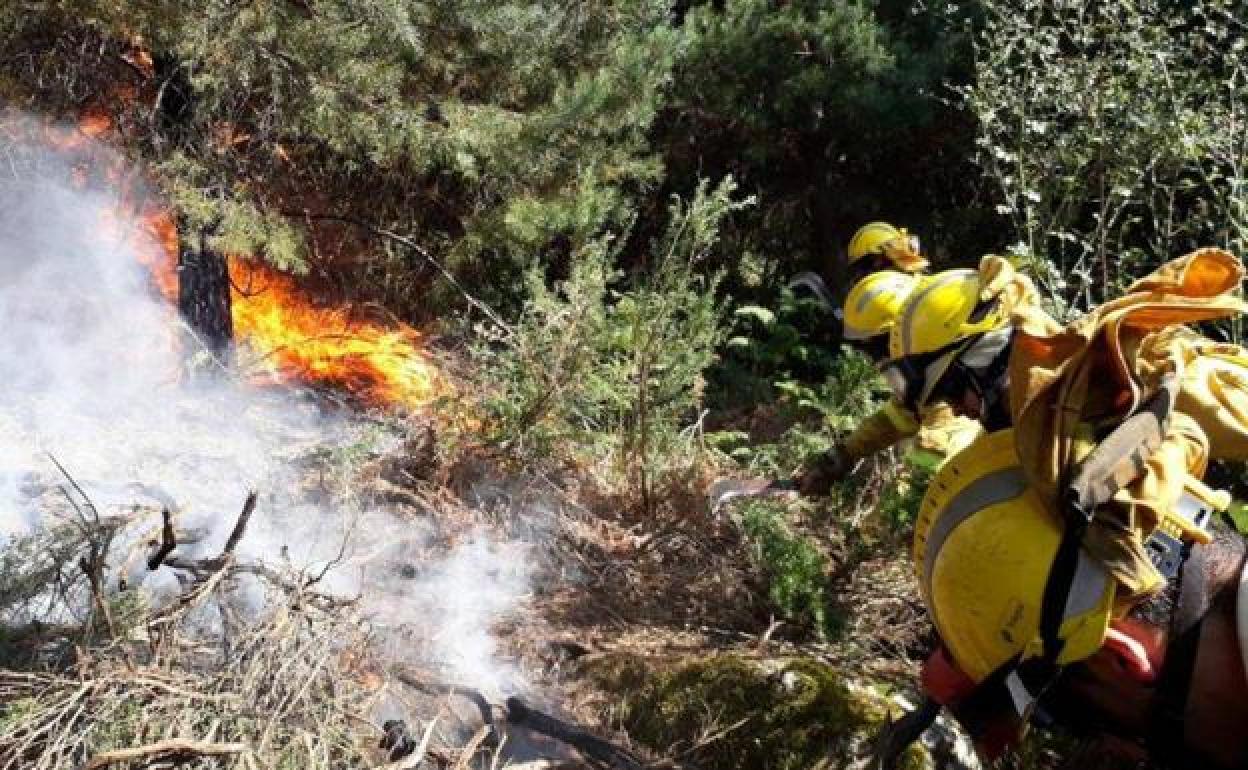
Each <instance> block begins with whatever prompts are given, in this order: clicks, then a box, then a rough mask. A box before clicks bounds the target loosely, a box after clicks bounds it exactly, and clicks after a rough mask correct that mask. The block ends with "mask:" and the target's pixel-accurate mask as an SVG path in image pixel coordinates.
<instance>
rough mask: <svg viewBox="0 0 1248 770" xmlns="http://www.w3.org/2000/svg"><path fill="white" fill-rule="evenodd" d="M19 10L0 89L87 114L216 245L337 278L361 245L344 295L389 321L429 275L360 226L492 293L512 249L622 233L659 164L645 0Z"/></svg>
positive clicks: (96, 3) (186, 221) (546, 248)
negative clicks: (91, 109)
mask: <svg viewBox="0 0 1248 770" xmlns="http://www.w3.org/2000/svg"><path fill="white" fill-rule="evenodd" d="M36 5H37V6H39V12H37V13H32V12H28V11H27V10H26V8H25V7H17V6H12V7H10V6H7V5H6V6H5V9H4V10H3V11H0V44H2V45H3V46H4V49H5V50H6V51H7V52H9V55H6V57H5V59H4V61H3V62H0V82H3V84H4V88H5V91H6V92H7V93H11V94H12V95H13V96H14V97H16V98H15V99H14V100H13V101H14V102H15V103H18V104H30V105H33V106H36V107H38V108H39V109H41V110H45V111H50V112H52V113H53V114H54V115H55V116H57V117H63V118H67V119H69V120H74V119H76V117H77V112H78V110H79V109H81V108H82V107H83V105H84V103H85V104H97V106H99V107H101V108H103V109H104V110H105V111H106V112H107V113H109V114H110V115H111V116H112V117H113V119H114V124H115V125H116V126H117V128H118V132H119V135H120V136H119V138H120V139H121V140H122V141H123V142H124V143H126V144H127V146H128V147H129V148H131V149H132V150H136V151H137V152H138V153H140V154H142V155H143V156H144V157H145V159H146V160H147V161H148V163H149V166H150V168H151V169H152V171H153V172H154V173H155V175H156V177H157V180H158V182H159V184H160V187H161V188H162V189H163V191H164V193H165V194H166V195H168V196H169V197H171V198H172V199H173V201H174V202H175V203H176V205H177V206H178V209H179V212H180V214H181V215H182V217H183V225H184V228H185V229H187V230H189V231H204V232H206V233H207V234H208V236H209V238H210V243H211V244H212V245H215V246H217V247H219V248H221V249H224V250H227V251H229V250H239V251H242V252H245V253H248V254H251V255H253V256H257V257H266V258H268V259H270V260H271V261H272V262H274V263H275V264H277V265H279V266H282V267H284V268H295V269H308V268H313V267H315V268H316V269H317V270H318V271H321V272H328V271H330V270H333V271H336V272H338V273H340V274H341V273H343V272H346V271H347V270H348V269H349V268H352V267H353V266H354V265H355V262H354V259H355V258H358V257H359V255H360V254H359V252H361V251H363V250H369V251H374V252H381V253H382V254H383V255H384V256H385V262H384V264H385V265H386V268H385V270H384V277H385V279H386V280H384V281H358V279H357V281H356V282H355V283H354V288H355V290H356V291H357V292H358V293H361V294H363V295H365V296H367V297H369V298H377V299H380V300H382V301H383V302H385V303H386V304H387V305H389V306H390V307H391V308H394V309H397V310H399V311H401V312H403V313H405V314H411V313H415V312H417V310H418V309H419V308H421V307H424V306H425V303H420V302H418V301H417V300H418V297H417V296H414V292H413V289H414V288H419V289H421V290H422V292H423V291H424V290H427V289H428V288H429V287H430V285H434V286H435V288H439V287H438V286H437V284H436V280H435V279H436V277H437V274H436V273H434V272H431V271H430V270H429V265H428V264H426V263H424V262H420V261H418V262H417V263H415V264H413V262H412V260H413V257H415V256H416V254H415V253H414V252H412V251H411V250H410V249H400V250H395V247H394V244H393V243H390V242H387V241H384V240H378V239H377V238H376V234H375V230H374V229H371V228H380V229H383V230H387V231H391V232H397V233H414V234H417V235H418V238H419V242H420V244H421V246H422V248H424V249H425V250H426V251H428V252H429V253H430V254H433V255H436V256H437V257H438V258H440V260H441V261H443V262H446V263H448V264H449V265H450V266H451V267H452V268H453V269H455V270H456V272H457V273H458V274H459V277H460V279H461V282H464V283H467V284H469V285H471V286H474V287H476V288H478V289H481V290H483V291H484V293H485V294H486V296H487V298H489V299H495V300H498V301H500V302H510V301H512V300H515V299H517V297H516V295H515V294H514V289H515V287H516V286H517V285H518V283H519V282H518V280H517V279H518V277H519V274H520V272H521V270H522V268H523V267H524V266H525V265H526V264H528V262H529V261H530V260H531V258H532V257H533V256H535V255H538V256H545V257H548V258H549V259H550V260H551V261H559V260H566V259H567V257H568V256H569V255H570V254H572V253H574V252H576V251H579V250H580V249H583V248H586V247H587V245H588V244H589V243H590V242H591V241H592V240H594V239H595V238H598V237H600V236H601V234H602V233H603V232H604V231H605V230H607V229H609V228H616V229H619V228H621V227H622V226H623V225H625V224H626V223H627V222H628V221H629V220H630V218H631V217H632V215H633V208H632V205H631V202H632V199H633V197H634V196H635V195H636V194H637V193H639V192H641V191H644V190H647V189H652V188H653V187H654V186H655V185H656V183H657V182H658V180H659V178H660V176H661V165H660V163H659V161H658V160H657V158H656V155H655V153H654V152H653V151H652V150H651V148H650V146H649V142H648V138H647V134H648V131H649V130H650V127H651V123H652V121H653V120H654V119H655V116H656V114H657V112H658V110H659V108H660V105H661V92H662V89H663V88H664V86H665V84H666V83H667V82H668V79H669V74H670V70H671V66H672V62H673V58H674V56H675V53H676V51H677V50H678V48H679V45H678V43H677V34H676V32H675V31H674V30H673V29H671V28H670V27H669V26H668V25H667V24H666V20H667V3H666V2H662V1H660V0H601V1H598V2H593V3H590V4H589V5H586V4H584V3H581V2H569V1H568V0H542V1H540V2H492V1H491V2H484V1H483V0H412V1H411V2H406V1H400V0H315V2H301V1H300V2H290V1H289V0H257V1H256V2H249V3H244V4H241V5H240V4H238V3H234V2H229V1H228V0H208V1H207V2H202V3H179V2H172V1H171V0H156V1H155V2H151V3H138V4H135V3H119V2H115V0H50V1H49V2H41V3H37V4H36ZM80 51H93V52H94V53H90V54H86V55H78V53H77V52H80ZM149 54H150V61H151V64H150V66H146V65H144V64H143V63H142V62H143V60H144V58H145V57H147V56H148V55H149ZM126 62H130V63H131V65H132V66H129V67H127V66H126ZM118 84H125V85H126V88H125V89H121V88H119V87H118ZM353 223H355V224H353ZM360 223H362V224H360ZM344 255H345V256H346V257H349V258H352V259H348V260H343V259H335V258H334V257H338V256H344ZM314 263H315V264H314ZM365 274H366V275H367V274H368V273H367V271H366V272H365ZM441 288H442V289H445V288H446V287H441ZM451 295H452V293H451V292H449V290H448V291H444V292H443V293H442V295H441V296H442V297H443V301H445V299H446V297H448V296H451Z"/></svg>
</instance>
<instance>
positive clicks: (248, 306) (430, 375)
mask: <svg viewBox="0 0 1248 770" xmlns="http://www.w3.org/2000/svg"><path fill="white" fill-rule="evenodd" d="M229 268H230V282H231V283H232V284H233V291H232V292H231V295H232V296H231V302H232V308H233V311H232V318H233V322H234V335H235V337H236V338H238V339H239V340H240V341H243V342H245V343H246V345H247V347H248V348H250V349H251V350H252V351H253V352H254V353H255V355H256V358H255V359H254V361H253V362H251V363H250V364H249V365H248V368H249V369H250V370H252V371H251V374H252V376H253V379H255V380H256V381H259V382H288V381H291V380H297V381H303V382H319V383H325V384H328V385H334V386H337V387H341V388H344V389H346V390H348V391H350V392H352V393H354V394H356V395H358V396H361V397H363V398H366V399H368V400H370V401H373V402H375V403H381V404H395V405H403V406H407V407H417V406H421V405H424V404H428V403H429V402H430V401H432V400H433V399H434V398H436V397H437V396H439V395H441V394H442V393H443V392H445V390H446V384H445V382H444V381H443V378H442V377H441V374H440V372H439V371H438V369H437V367H436V366H435V365H434V364H433V362H432V361H431V360H430V359H429V357H428V356H427V355H426V354H425V353H424V352H423V350H422V347H423V344H422V343H423V339H422V337H421V334H420V332H418V331H416V330H415V329H413V328H411V327H410V326H406V325H404V324H395V325H393V326H386V325H383V324H379V323H375V322H372V321H364V320H356V319H353V318H352V313H351V309H350V308H320V307H317V306H316V305H314V304H313V303H312V302H311V301H309V299H308V297H307V296H306V295H305V294H304V293H303V292H301V291H300V290H299V288H298V287H297V286H296V285H295V282H294V281H293V280H292V279H291V278H290V277H289V276H287V275H284V274H282V273H278V272H276V271H274V270H271V269H269V268H267V267H265V266H263V265H260V264H257V263H255V262H251V261H247V260H244V259H241V258H237V257H231V258H230V262H229Z"/></svg>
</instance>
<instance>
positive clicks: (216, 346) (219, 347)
mask: <svg viewBox="0 0 1248 770" xmlns="http://www.w3.org/2000/svg"><path fill="white" fill-rule="evenodd" d="M178 224H179V232H180V233H182V234H183V237H182V238H180V239H179V241H180V246H179V248H178V311H179V312H181V314H182V318H183V319H185V321H186V323H187V325H189V326H190V328H191V330H192V332H194V335H195V338H196V342H197V343H198V345H197V347H198V346H202V347H203V348H205V349H207V350H208V352H210V353H212V355H213V356H214V357H216V359H217V360H218V361H220V362H222V363H228V362H229V359H230V348H231V342H232V340H233V338H234V324H233V321H232V320H231V317H230V273H229V269H228V267H227V265H226V261H225V255H223V254H221V253H220V252H217V251H214V250H212V249H210V248H208V246H207V238H206V237H205V233H204V232H202V231H201V232H199V233H194V234H191V233H186V231H185V229H184V227H183V226H184V222H183V221H181V219H180V220H179V223H178Z"/></svg>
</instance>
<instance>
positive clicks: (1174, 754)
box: [1148, 544, 1209, 767]
mask: <svg viewBox="0 0 1248 770" xmlns="http://www.w3.org/2000/svg"><path fill="white" fill-rule="evenodd" d="M1186 553H1187V556H1186V558H1185V559H1184V561H1183V565H1182V567H1180V572H1179V593H1178V598H1177V599H1176V602H1175V607H1174V612H1173V614H1172V615H1171V618H1170V642H1169V644H1168V645H1167V646H1166V659H1165V661H1164V662H1163V663H1162V667H1161V676H1160V677H1158V679H1157V689H1156V695H1155V696H1154V701H1153V709H1152V714H1151V716H1150V728H1151V729H1150V731H1149V738H1148V746H1149V749H1150V751H1151V752H1152V753H1153V754H1154V756H1156V757H1157V758H1158V759H1160V760H1162V761H1163V762H1166V763H1169V764H1173V765H1174V766H1176V767H1184V766H1186V765H1188V764H1189V762H1190V760H1191V757H1190V756H1189V754H1188V752H1187V749H1186V747H1185V745H1184V742H1183V735H1184V721H1185V720H1184V714H1185V712H1186V710H1187V697H1188V693H1189V691H1190V690H1191V686H1192V672H1193V671H1194V670H1195V669H1196V654H1197V652H1199V650H1200V634H1201V629H1202V628H1204V624H1203V623H1201V621H1202V620H1203V619H1204V617H1205V613H1206V612H1207V611H1208V609H1209V595H1208V590H1207V586H1206V580H1205V549H1204V547H1203V546H1201V545H1198V544H1197V545H1192V546H1191V547H1190V548H1189V549H1187V551H1186Z"/></svg>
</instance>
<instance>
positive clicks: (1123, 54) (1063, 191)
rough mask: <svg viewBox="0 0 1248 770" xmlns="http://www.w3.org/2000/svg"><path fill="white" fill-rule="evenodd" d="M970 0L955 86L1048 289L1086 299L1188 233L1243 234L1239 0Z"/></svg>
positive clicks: (1204, 241) (1020, 239) (1198, 241)
mask: <svg viewBox="0 0 1248 770" xmlns="http://www.w3.org/2000/svg"><path fill="white" fill-rule="evenodd" d="M982 5H983V8H984V13H985V16H986V20H985V26H984V28H983V30H982V33H981V34H980V35H979V37H978V38H977V44H976V67H975V70H976V73H975V78H974V80H973V81H971V84H970V85H967V86H965V87H963V89H962V93H963V95H964V97H965V100H966V104H967V105H968V107H969V108H970V109H971V110H972V111H973V112H974V113H975V115H976V116H977V118H978V120H979V132H980V137H979V140H978V144H979V149H980V151H979V162H980V164H981V166H982V167H983V168H984V169H985V171H986V172H987V173H988V175H989V177H990V178H991V179H992V180H993V181H994V182H995V183H996V184H997V185H998V186H999V187H1000V190H1001V192H1002V194H1003V202H1002V203H1001V205H1000V210H1001V213H1002V214H1004V215H1005V216H1008V218H1009V220H1010V222H1011V226H1012V229H1013V231H1014V233H1015V241H1016V245H1015V246H1014V247H1013V249H1014V250H1015V251H1016V252H1018V253H1020V254H1021V255H1023V256H1024V257H1026V258H1028V259H1029V260H1030V261H1031V264H1032V267H1033V269H1034V270H1033V272H1034V273H1035V274H1036V276H1037V277H1038V279H1039V283H1040V284H1041V286H1042V287H1043V288H1044V289H1046V290H1047V292H1048V293H1049V294H1050V296H1052V297H1054V298H1056V299H1058V300H1059V301H1060V303H1061V304H1062V305H1063V306H1064V307H1066V308H1071V309H1087V308H1088V307H1090V306H1091V305H1093V304H1096V303H1098V302H1100V301H1102V300H1104V299H1105V298H1106V297H1110V296H1114V295H1115V294H1116V293H1117V291H1118V290H1119V289H1121V288H1122V287H1123V286H1124V285H1125V284H1126V283H1128V282H1129V281H1130V280H1132V279H1133V278H1135V277H1138V276H1139V275H1140V274H1141V273H1142V272H1143V271H1144V270H1146V269H1148V268H1151V267H1154V266H1156V265H1157V264H1158V263H1160V262H1161V261H1164V260H1166V259H1169V258H1172V257H1174V256H1177V255H1178V254H1181V253H1183V252H1184V251H1186V250H1188V249H1191V248H1193V247H1196V246H1209V245H1219V246H1223V247H1226V248H1229V249H1230V250H1232V251H1237V252H1241V253H1242V252H1243V250H1244V249H1245V248H1246V247H1248V219H1246V218H1245V215H1246V213H1248V187H1246V186H1245V185H1246V184H1248V182H1246V181H1245V173H1248V146H1245V144H1244V142H1243V124H1244V120H1245V119H1246V118H1248V56H1245V55H1244V53H1245V47H1246V46H1248V43H1245V41H1244V35H1243V32H1244V26H1243V19H1244V18H1245V13H1246V12H1248V7H1245V5H1244V3H1243V2H1242V0H1215V1H1214V2H1203V3H1192V4H1174V3H1167V2H1162V0H1145V1H1144V2H1135V1H1134V0H1131V1H1128V0H1117V1H1115V2H1104V3H1096V4H1094V5H1091V6H1087V5H1085V4H1081V3H1070V2H1064V0H1027V1H1026V2H1023V3H1021V4H1020V3H1016V2H985V3H983V4H982Z"/></svg>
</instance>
